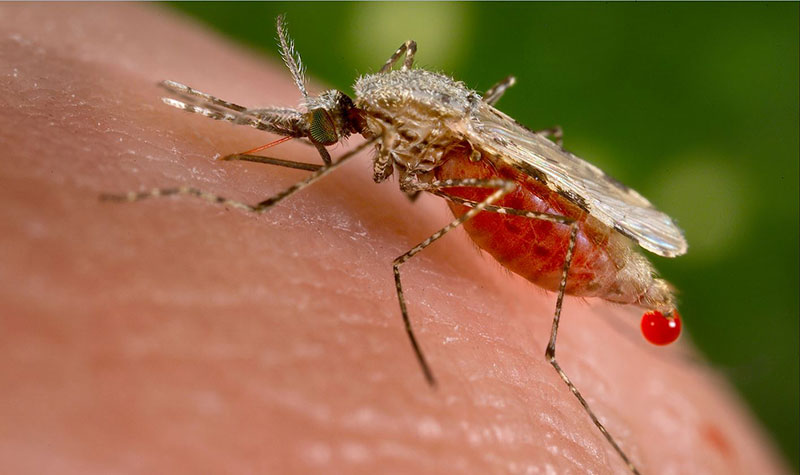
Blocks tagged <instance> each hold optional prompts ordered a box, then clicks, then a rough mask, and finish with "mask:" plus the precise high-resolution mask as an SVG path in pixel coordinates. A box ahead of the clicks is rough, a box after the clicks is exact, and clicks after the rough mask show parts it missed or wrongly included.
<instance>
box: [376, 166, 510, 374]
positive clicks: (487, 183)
mask: <svg viewBox="0 0 800 475" xmlns="http://www.w3.org/2000/svg"><path fill="white" fill-rule="evenodd" d="M454 186H470V187H477V188H497V191H495V192H494V193H492V194H491V195H490V196H489V197H488V198H486V199H485V200H483V201H481V202H480V203H478V204H476V205H475V207H474V208H473V209H471V210H469V211H467V212H466V213H464V214H463V215H462V216H460V217H458V218H456V219H455V220H453V221H452V222H450V224H448V225H447V226H445V227H443V228H442V229H440V230H439V231H436V232H435V233H433V234H432V235H431V236H430V237H428V238H427V239H425V240H424V241H422V242H421V243H419V244H417V245H416V246H414V247H413V248H412V249H411V250H409V251H408V252H406V253H405V254H403V255H402V256H400V257H398V258H397V259H395V260H394V263H393V264H392V269H393V271H394V283H395V288H396V290H397V300H398V301H399V303H400V312H401V313H402V316H403V324H404V325H405V329H406V333H407V334H408V339H409V340H410V341H411V347H412V348H413V349H414V355H416V357H417V361H418V362H419V365H420V367H421V368H422V372H423V374H424V375H425V379H426V380H427V381H428V384H430V385H431V386H436V379H435V378H434V377H433V372H432V371H431V368H430V366H429V365H428V363H427V361H426V360H425V356H424V355H423V354H422V349H421V348H420V346H419V343H418V342H417V338H416V337H415V336H414V330H413V329H412V328H411V320H410V319H409V318H408V309H407V307H406V300H405V297H404V296H403V286H402V284H401V282H400V266H401V265H403V263H405V262H406V261H408V260H409V259H411V258H412V257H414V256H415V255H416V254H417V253H419V252H420V251H421V250H423V249H425V248H426V247H428V246H430V245H431V244H433V243H434V242H435V241H437V240H438V239H439V238H441V237H442V236H444V235H445V234H447V233H448V232H450V231H452V230H453V229H455V228H457V227H458V226H460V225H462V224H464V222H466V221H467V220H469V219H471V218H473V217H474V216H475V215H477V214H478V213H480V212H481V211H483V210H485V209H486V207H487V206H490V205H491V204H492V203H494V202H495V201H497V200H499V199H500V198H502V197H503V196H505V195H506V194H507V193H508V192H510V191H511V190H513V189H514V186H515V185H514V182H511V181H507V180H501V179H493V180H481V179H469V178H468V179H464V180H442V181H434V182H431V183H410V182H405V183H402V184H401V189H403V191H405V192H406V193H413V192H414V191H431V192H434V191H438V190H439V189H441V188H449V187H454Z"/></svg>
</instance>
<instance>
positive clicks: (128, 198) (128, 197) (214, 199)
mask: <svg viewBox="0 0 800 475" xmlns="http://www.w3.org/2000/svg"><path fill="white" fill-rule="evenodd" d="M373 142H374V140H370V141H367V142H364V143H362V144H361V145H359V146H358V147H356V148H354V149H353V150H350V151H349V152H347V153H345V154H344V155H342V157H341V158H340V159H339V160H337V161H336V162H334V163H331V164H330V165H326V166H324V167H320V168H319V169H318V170H317V171H315V172H314V173H312V174H311V175H310V176H309V177H307V178H306V179H304V180H302V181H299V182H297V183H295V184H294V185H292V186H290V187H289V188H287V189H285V190H283V191H281V192H280V193H278V194H276V195H274V196H271V197H269V198H267V199H265V200H263V201H261V202H259V203H256V204H254V205H251V204H247V203H243V202H241V201H236V200H231V199H228V198H225V197H223V196H219V195H216V194H213V193H208V192H206V191H203V190H199V189H197V188H191V187H173V188H155V189H153V190H150V191H140V192H136V191H131V192H128V193H124V194H112V193H109V194H102V195H100V199H101V200H103V201H116V202H133V201H141V200H144V199H148V198H160V197H164V196H176V195H185V196H194V197H196V198H201V199H203V200H206V201H208V202H211V203H216V204H221V205H225V206H231V207H233V208H237V209H241V210H244V211H249V212H252V213H263V212H265V211H267V210H268V209H269V208H271V207H272V206H274V205H275V204H276V203H278V202H279V201H281V200H283V199H284V198H286V197H288V196H291V195H293V194H294V193H296V192H298V191H300V190H302V189H303V188H305V187H307V186H308V185H310V184H312V183H314V182H315V181H317V180H319V179H320V178H322V177H324V176H325V175H327V174H328V173H330V172H332V171H333V170H335V169H336V168H338V167H339V166H340V165H342V164H343V163H345V162H346V161H347V160H348V159H349V158H352V157H353V156H355V155H356V154H357V153H358V152H360V151H361V150H363V149H365V148H366V147H368V146H369V145H372V143H373Z"/></svg>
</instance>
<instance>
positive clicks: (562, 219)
mask: <svg viewBox="0 0 800 475" xmlns="http://www.w3.org/2000/svg"><path fill="white" fill-rule="evenodd" d="M426 191H429V192H430V193H433V194H435V195H437V196H441V197H442V198H445V199H448V200H450V201H452V202H454V203H458V204H460V205H463V206H467V207H469V208H472V210H470V211H474V210H475V209H479V207H482V211H486V212H492V213H499V214H507V215H514V216H522V217H526V218H531V219H541V220H545V221H550V222H554V223H561V224H566V225H570V228H571V229H570V236H569V242H568V244H567V253H566V256H565V257H564V266H563V268H562V273H561V281H560V283H559V287H558V296H557V298H556V308H555V311H554V313H553V324H552V328H551V331H550V340H549V342H548V345H547V349H546V351H545V358H546V359H547V361H548V362H549V363H550V364H551V365H552V366H553V368H554V369H555V370H556V372H557V373H558V375H559V377H560V378H561V380H562V381H563V382H564V384H566V385H567V387H568V388H569V390H570V392H571V393H572V394H573V395H574V396H575V397H576V398H577V399H578V402H579V403H580V404H581V406H582V407H583V410H584V411H585V412H586V414H588V415H589V418H590V419H591V420H592V422H593V423H594V425H595V427H597V429H598V430H599V431H600V433H601V434H603V436H604V437H605V438H606V440H607V441H608V443H609V444H611V446H612V447H613V448H614V450H615V451H616V452H617V454H618V455H619V456H620V457H621V458H622V460H623V461H624V462H625V464H626V465H627V466H628V468H629V469H630V470H631V472H632V473H634V474H639V471H638V469H637V468H636V466H635V465H634V464H633V462H632V461H631V460H630V458H629V457H628V455H627V454H626V453H625V452H624V451H623V450H622V448H621V447H620V446H619V444H618V443H617V442H616V440H615V439H614V438H613V436H612V435H611V434H610V433H609V432H608V430H607V429H606V428H605V426H604V425H603V423H602V422H600V419H598V417H597V416H596V415H595V413H594V411H593V410H592V408H591V407H590V406H589V403H588V402H586V399H584V397H583V395H582V394H581V393H580V391H579V390H578V388H577V387H576V386H575V384H573V383H572V380H570V378H569V376H567V374H566V373H565V372H564V370H563V369H562V368H561V365H560V364H559V363H558V361H557V360H556V341H557V337H558V325H559V322H560V319H561V309H562V307H563V303H564V295H565V291H566V287H567V278H568V276H569V269H570V266H571V265H572V257H573V255H574V251H575V243H576V241H577V236H578V227H577V226H576V225H575V221H574V220H572V219H571V218H568V217H566V216H560V215H552V214H547V213H538V212H532V211H526V210H519V209H514V208H508V207H505V206H495V205H492V204H485V201H484V202H477V201H472V200H467V199H464V198H459V197H456V196H451V195H448V194H447V193H446V192H443V191H441V190H437V189H433V190H431V189H427V190H426ZM464 221H466V219H465V220H464ZM462 223H463V222H462ZM429 239H430V238H429ZM426 241H427V240H426ZM395 275H397V274H395ZM401 308H402V309H404V306H403V304H402V303H401ZM405 318H407V315H406V314H404V319H405ZM412 344H413V343H412ZM415 348H417V346H416V345H415ZM418 358H420V356H419V355H418ZM421 361H423V362H424V359H422V360H421ZM423 371H425V368H424V367H423ZM428 371H430V370H428Z"/></svg>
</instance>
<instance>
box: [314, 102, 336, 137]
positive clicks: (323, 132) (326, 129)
mask: <svg viewBox="0 0 800 475" xmlns="http://www.w3.org/2000/svg"><path fill="white" fill-rule="evenodd" d="M311 140H313V141H314V142H316V143H318V144H322V145H332V144H334V143H336V142H337V141H338V140H339V135H338V134H337V133H336V124H334V123H333V119H332V118H331V116H330V114H328V111H326V110H325V109H314V110H312V111H311Z"/></svg>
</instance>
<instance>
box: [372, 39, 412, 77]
mask: <svg viewBox="0 0 800 475" xmlns="http://www.w3.org/2000/svg"><path fill="white" fill-rule="evenodd" d="M403 53H405V54H406V58H405V60H403V71H406V70H408V69H411V66H412V65H413V64H414V55H415V54H416V53H417V43H416V41H414V40H408V41H406V42H405V43H403V44H402V45H400V47H399V48H397V51H395V52H394V54H393V55H392V57H391V58H389V59H388V60H387V61H386V63H384V65H383V67H382V68H381V70H380V71H378V73H379V74H384V73H388V72H389V70H391V69H392V66H394V63H396V62H397V60H398V59H399V58H400V56H402V55H403Z"/></svg>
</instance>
